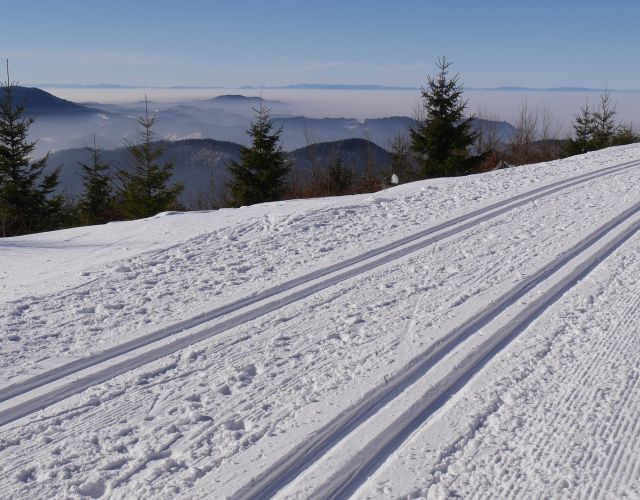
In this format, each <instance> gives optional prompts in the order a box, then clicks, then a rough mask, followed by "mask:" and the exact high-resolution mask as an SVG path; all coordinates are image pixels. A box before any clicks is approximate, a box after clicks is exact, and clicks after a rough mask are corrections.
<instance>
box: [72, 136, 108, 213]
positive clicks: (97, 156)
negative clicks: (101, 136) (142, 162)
mask: <svg viewBox="0 0 640 500" xmlns="http://www.w3.org/2000/svg"><path fill="white" fill-rule="evenodd" d="M87 152H88V153H89V156H90V163H83V162H79V163H80V166H81V168H82V174H81V177H82V184H83V186H84V192H83V194H82V197H81V198H80V201H79V202H78V212H79V217H80V222H81V223H82V224H85V225H87V224H104V223H105V222H109V221H110V220H112V219H113V192H112V191H113V190H112V187H111V175H110V173H109V171H110V168H111V166H110V165H109V163H106V162H103V161H102V148H101V147H100V146H97V145H96V137H95V135H94V136H93V147H92V146H89V147H87Z"/></svg>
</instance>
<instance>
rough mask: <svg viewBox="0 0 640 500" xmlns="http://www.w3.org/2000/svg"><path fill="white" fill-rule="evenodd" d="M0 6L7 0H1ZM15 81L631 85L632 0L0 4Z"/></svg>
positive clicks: (635, 73)
mask: <svg viewBox="0 0 640 500" xmlns="http://www.w3.org/2000/svg"><path fill="white" fill-rule="evenodd" d="M3 4H6V5H3ZM0 12H2V20H1V21H0V23H1V25H2V28H1V29H0V57H2V58H3V59H5V58H9V59H10V63H11V68H12V77H13V78H14V79H16V80H19V81H20V82H21V83H25V84H31V83H45V82H59V83H81V84H96V83H104V82H109V83H118V84H141V85H158V86H162V85H203V86H209V85H211V86H239V85H282V84H289V83H356V84H364V83H366V84H382V85H402V86H405V85H406V86H419V85H421V84H422V83H423V82H424V80H425V75H426V74H427V73H429V72H433V71H434V61H435V60H436V59H437V57H438V56H440V55H446V56H447V57H448V58H449V59H450V60H452V61H454V63H455V65H454V70H455V71H457V72H459V73H460V75H461V78H462V81H463V82H464V83H465V85H466V86H468V87H495V86H503V85H521V86H531V87H551V86H587V87H598V88H600V87H603V86H604V85H605V84H608V86H609V87H610V88H614V89H640V65H639V64H638V51H639V49H640V30H639V29H638V27H637V22H638V20H639V19H640V2H637V1H631V0H628V1H627V0H610V1H609V2H607V3H605V2H601V1H597V2H596V1H591V0H586V1H574V0H569V1H563V0H555V1H548V0H538V1H535V2H531V1H530V2H526V3H524V2H518V1H517V0H509V1H502V0H498V1H491V0H486V1H480V0H475V1H468V0H457V1H455V2H453V1H451V2H448V1H445V0H438V1H431V0H395V1H391V0H368V1H367V0H342V1H336V0H323V1H317V0H298V1H293V0H260V1H254V0H244V1H242V0H236V1H228V0H217V1H216V0H210V1H204V0H182V1H176V0H172V1H165V0H153V1H150V0H139V1H135V2H134V1H132V0H129V1H121V0H110V1H103V0H83V1H80V0H57V1H55V2H54V1H45V0H42V1H33V0H21V1H20V2H16V1H14V0H0Z"/></svg>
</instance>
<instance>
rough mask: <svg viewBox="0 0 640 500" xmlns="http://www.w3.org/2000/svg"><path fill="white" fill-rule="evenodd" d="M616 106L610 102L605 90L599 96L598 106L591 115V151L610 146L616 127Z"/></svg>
mask: <svg viewBox="0 0 640 500" xmlns="http://www.w3.org/2000/svg"><path fill="white" fill-rule="evenodd" d="M616 113H617V111H616V106H615V104H613V103H612V102H611V92H609V91H608V90H605V91H604V93H603V94H600V106H599V108H598V110H597V111H596V112H595V113H593V125H594V127H593V149H594V150H596V149H602V148H606V147H609V146H611V143H612V141H613V138H614V136H615V135H616V132H617V130H618V126H617V124H616V123H615V121H614V118H615V116H616Z"/></svg>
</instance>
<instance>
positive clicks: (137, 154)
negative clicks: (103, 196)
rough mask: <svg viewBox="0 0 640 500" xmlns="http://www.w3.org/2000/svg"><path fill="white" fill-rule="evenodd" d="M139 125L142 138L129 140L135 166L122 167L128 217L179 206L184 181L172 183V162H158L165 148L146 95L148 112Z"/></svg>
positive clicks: (123, 210) (130, 154) (150, 214)
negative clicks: (157, 138) (156, 135)
mask: <svg viewBox="0 0 640 500" xmlns="http://www.w3.org/2000/svg"><path fill="white" fill-rule="evenodd" d="M137 123H138V126H139V130H138V141H137V143H132V142H130V141H125V143H126V145H127V149H128V151H129V157H130V159H131V163H132V164H133V168H132V170H131V171H128V170H121V171H120V172H119V177H120V180H121V182H122V185H123V187H122V192H121V198H122V207H121V210H122V213H123V215H124V216H125V217H126V218H128V219H140V218H143V217H151V216H152V215H156V214H157V213H160V212H164V211H166V210H170V209H171V208H174V207H175V206H176V202H177V199H178V196H179V195H180V193H181V192H182V191H183V190H184V185H183V184H181V183H179V182H177V183H175V184H174V185H173V186H171V187H168V186H167V184H168V182H169V180H170V179H171V176H172V175H173V164H172V163H171V162H165V163H162V164H160V163H158V160H159V159H160V157H161V156H162V154H163V152H164V150H163V148H162V147H161V146H160V145H158V144H157V143H154V142H153V139H154V134H153V126H154V125H155V124H156V117H155V116H149V107H148V102H147V97H146V96H145V114H144V116H140V117H138V119H137Z"/></svg>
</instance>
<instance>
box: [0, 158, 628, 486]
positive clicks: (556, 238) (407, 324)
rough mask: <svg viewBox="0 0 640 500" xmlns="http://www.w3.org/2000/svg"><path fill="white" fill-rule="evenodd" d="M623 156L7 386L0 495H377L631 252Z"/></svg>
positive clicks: (0, 416)
mask: <svg viewBox="0 0 640 500" xmlns="http://www.w3.org/2000/svg"><path fill="white" fill-rule="evenodd" d="M626 151H629V152H630V153H629V156H630V159H627V160H626V161H622V162H618V163H616V164H613V165H611V164H610V165H609V166H606V167H604V168H597V169H592V170H590V171H588V172H585V173H579V174H578V175H571V176H569V177H566V176H565V177H564V178H562V179H561V180H559V181H553V182H547V183H545V184H544V185H542V186H539V187H536V188H534V189H529V190H526V191H522V192H519V193H517V194H514V195H512V196H508V197H506V198H504V199H502V200H499V201H495V202H492V203H489V204H487V205H486V206H484V207H481V208H477V209H474V210H468V211H467V212H466V213H463V214H462V215H459V216H456V217H452V218H449V219H445V220H444V222H438V223H436V224H429V225H427V226H425V227H423V228H418V230H415V231H413V232H412V233H411V234H408V235H403V236H402V237H401V238H397V239H393V240H391V241H388V242H387V243H385V244H383V245H378V246H375V247H374V248H373V249H371V250H367V251H365V252H361V253H359V254H353V255H351V256H348V257H347V258H344V259H341V260H339V261H335V262H333V263H330V264H329V265H325V266H322V267H319V268H315V269H313V270H312V271H311V272H306V273H300V274H299V275H297V276H294V277H292V278H289V279H283V280H279V281H276V284H273V282H272V284H271V285H270V286H267V287H264V288H263V289H262V290H260V291H257V292H255V293H252V294H246V295H245V296H244V297H237V298H234V300H231V301H229V302H227V304H226V305H223V306H218V307H216V308H214V309H210V310H208V311H204V312H200V313H198V314H197V315H196V316H193V317H191V318H190V319H183V320H181V321H179V322H173V323H171V324H165V325H163V327H162V328H159V329H148V328H147V329H143V330H142V331H141V334H140V335H137V336H135V335H129V336H124V337H123V338H125V339H127V340H125V341H123V342H117V337H115V338H116V341H112V342H110V345H109V343H108V344H107V347H105V348H103V349H97V350H93V351H92V352H90V353H89V354H88V355H86V356H84V357H82V356H75V357H74V359H72V360H71V361H70V362H63V363H59V362H57V363H52V364H51V367H50V368H46V365H43V367H44V369H42V368H40V369H39V370H36V371H31V372H30V373H28V374H27V375H26V376H23V377H20V376H15V377H12V379H11V383H9V384H5V385H4V387H2V388H0V425H1V426H2V429H3V430H2V432H3V436H2V437H1V438H0V464H3V465H2V469H0V475H1V476H0V477H2V476H4V475H6V474H8V476H7V477H12V478H14V481H8V482H6V481H4V480H2V479H0V495H3V496H5V495H9V496H12V495H14V494H18V492H20V491H22V492H23V493H24V492H26V491H31V492H32V493H33V494H35V495H36V496H37V495H39V494H45V493H44V492H45V491H48V492H49V493H47V494H50V493H54V494H55V495H65V494H74V493H78V494H81V495H88V496H94V497H97V496H101V495H102V494H107V493H108V494H112V495H115V496H117V497H118V496H127V495H128V494H131V493H132V492H135V494H136V495H138V494H139V495H142V496H147V495H150V496H155V495H162V494H167V493H173V494H184V495H186V496H189V497H190V496H197V497H200V496H202V497H209V496H212V495H213V496H214V497H218V496H229V497H234V498H269V497H271V496H274V495H275V496H283V497H289V496H293V497H314V498H344V497H348V496H351V495H356V496H359V495H360V493H359V492H360V490H362V491H366V493H364V494H365V495H366V496H371V495H373V496H376V495H377V494H376V493H375V492H373V491H374V490H371V489H368V490H367V484H368V481H369V478H370V477H372V476H374V475H375V474H378V471H381V472H380V473H381V474H382V473H383V471H384V470H385V469H384V468H383V467H382V466H383V464H385V462H386V461H389V460H393V457H395V456H396V455H397V454H398V453H400V451H399V450H402V449H403V446H406V445H407V443H408V442H409V438H410V437H411V436H413V435H414V434H415V433H416V432H418V431H419V430H420V429H421V428H422V427H424V426H425V424H426V423H429V422H430V421H431V418H432V416H434V415H438V414H440V413H441V412H442V411H446V408H447V407H448V406H450V405H452V404H453V403H452V401H456V400H457V399H456V398H458V396H456V395H457V394H459V393H461V392H464V391H466V390H467V389H466V387H467V386H468V385H469V383H470V381H473V380H475V379H476V378H477V375H478V374H479V373H480V372H484V371H486V369H485V367H487V366H488V365H489V364H493V363H495V362H496V361H495V360H496V359H498V358H499V354H500V353H502V352H503V350H504V349H505V346H507V345H509V344H510V343H512V342H513V341H514V339H516V338H518V337H519V336H520V335H521V334H522V333H523V332H526V331H527V328H529V326H530V325H531V324H532V323H534V322H536V321H538V319H539V318H541V317H543V316H544V315H545V313H546V311H547V310H549V309H550V308H551V307H552V306H553V305H554V304H556V303H558V301H559V300H560V299H561V298H562V297H564V296H565V295H566V294H567V293H569V292H570V291H571V290H572V289H573V288H574V287H575V286H576V285H577V284H578V283H581V282H582V281H584V279H585V278H586V277H588V276H589V275H590V274H591V273H593V271H594V269H597V268H598V266H599V264H600V263H601V262H603V261H605V260H608V259H610V258H611V256H612V255H613V254H615V253H616V252H617V251H618V250H619V249H620V248H621V247H624V246H625V245H626V243H627V242H629V241H630V240H633V239H634V238H635V239H637V232H638V228H639V225H640V215H639V214H638V212H639V211H640V203H638V202H637V200H638V198H637V194H638V187H637V186H638V181H639V180H640V172H639V170H640V169H638V165H640V162H639V161H636V160H635V159H633V153H635V152H637V150H635V151H633V150H632V149H631V148H627V150H626ZM601 154H604V153H601ZM566 161H569V160H566ZM516 170H517V169H516ZM514 172H515V170H514ZM603 186H604V187H606V190H607V191H606V196H603V195H602V193H603V192H601V191H600V188H601V187H603ZM584 207H588V210H585V211H584V212H582V213H581V208H584ZM559 233H560V234H559ZM487 242H489V243H487ZM478 249H480V250H479V251H478ZM425 259H426V260H425ZM216 302H218V303H219V301H216ZM365 311H366V313H365ZM354 349H357V350H354ZM294 351H295V352H294ZM257 353H260V354H257ZM287 353H293V354H292V355H291V356H289V354H287ZM338 359H339V360H340V361H336V360H338ZM184 398H186V399H184ZM458 399H459V398H458ZM180 400H183V401H186V402H187V403H186V404H184V403H182V405H183V406H184V407H183V408H181V403H180V402H179V401H180ZM40 410H42V411H40ZM139 412H143V413H140V414H139ZM136 415H138V416H136ZM180 415H182V416H181V417H180ZM56 422H57V423H56ZM67 422H68V423H67ZM72 422H73V423H72ZM98 422H100V423H99V424H98ZM118 422H121V423H118ZM127 422H133V424H128V423H127ZM145 422H148V424H145ZM43 426H44V427H43ZM147 427H148V428H147ZM43 428H46V429H49V430H50V432H49V431H47V433H45V434H46V435H50V436H52V437H51V438H47V439H46V440H45V442H42V441H41V440H38V439H37V436H38V435H39V434H42V429H43ZM100 428H102V429H103V430H99V429H100ZM38 429H40V431H38ZM167 431H168V432H167ZM74 433H75V436H76V437H75V445H72V444H69V443H67V441H69V436H71V435H73V434H74ZM92 433H94V434H95V433H97V434H95V436H93V438H91V439H93V441H91V439H89V440H88V441H87V439H88V435H89V434H92ZM159 434H160V435H161V434H164V435H166V439H163V438H161V437H159ZM5 435H6V436H7V437H5ZM65 436H66V440H64V441H63V439H64V438H65ZM49 439H50V440H49ZM78 440H80V441H82V444H79V442H78ZM71 441H73V439H71ZM85 441H86V443H88V444H86V443H85ZM95 442H97V443H100V446H99V448H100V449H104V450H110V451H105V452H104V453H102V455H101V454H100V453H95V448H96V446H97V445H96V444H95ZM55 443H58V444H57V445H56V444H55ZM92 443H93V444H92ZM107 443H108V445H107ZM73 446H75V447H76V448H78V447H79V449H80V450H82V451H80V452H76V453H74V454H73V455H76V456H75V458H71V459H70V461H64V460H63V461H62V462H64V463H62V462H60V463H54V462H56V461H55V460H54V461H53V462H51V461H49V462H47V464H46V465H41V466H36V467H33V466H29V460H28V457H29V456H30V455H32V454H33V453H34V452H35V450H36V449H40V448H43V447H44V448H46V449H51V450H56V449H57V450H60V449H67V450H69V451H71V450H72V449H73ZM61 447H62V448H61ZM92 449H93V452H92V451H91V450H92ZM5 454H13V455H12V456H14V457H16V458H15V459H13V460H11V461H9V462H7V461H6V460H5V459H4V458H3V457H4V456H5ZM63 455H64V453H63ZM7 456H8V455H7ZM21 457H22V458H21ZM79 460H80V461H82V462H83V463H82V464H78V463H77V462H78V461H79ZM69 463H73V464H75V465H74V467H75V469H74V471H75V472H74V473H73V474H71V475H70V477H69V478H67V479H65V478H64V477H63V476H64V474H60V471H61V470H63V469H64V467H68V465H69ZM187 463H188V464H189V465H187ZM613 463H614V464H616V463H617V462H615V461H614V462H613ZM52 464H53V465H52ZM60 468H62V469H60ZM46 470H49V472H48V473H47V472H45V471H46ZM51 471H54V472H55V480H52V479H51V474H53V472H51ZM91 471H93V472H91ZM96 471H100V472H96ZM47 474H48V476H47ZM74 476H75V478H76V479H75V480H74V479H73V477H74ZM47 477H49V479H47ZM606 479H607V478H606V477H603V478H602V481H606ZM52 481H53V483H52ZM52 484H53V486H52ZM34 488H35V489H34ZM46 488H53V489H50V490H46ZM363 488H364V489H363ZM393 491H394V492H395V493H396V494H403V495H406V494H409V493H411V490H410V489H409V490H407V491H398V490H397V489H396V490H393ZM434 491H435V490H434ZM598 491H599V492H600V493H597V492H596V493H594V495H595V496H596V497H597V496H598V495H599V494H602V493H603V492H606V491H608V490H606V489H601V490H598ZM127 492H129V493H127ZM214 492H215V494H214ZM378 494H379V495H381V496H385V495H384V494H380V493H378Z"/></svg>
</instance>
